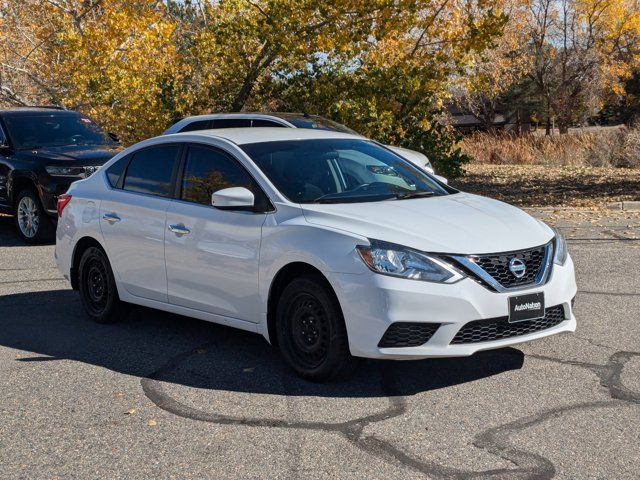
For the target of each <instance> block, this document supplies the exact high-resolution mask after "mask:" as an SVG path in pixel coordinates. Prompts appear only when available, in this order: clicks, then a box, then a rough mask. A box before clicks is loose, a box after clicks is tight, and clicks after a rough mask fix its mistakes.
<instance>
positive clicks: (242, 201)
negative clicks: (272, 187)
mask: <svg viewBox="0 0 640 480" xmlns="http://www.w3.org/2000/svg"><path fill="white" fill-rule="evenodd" d="M211 205H213V206H214V207H216V208H219V209H220V210H253V208H254V205H255V197H254V195H253V193H251V190H249V189H248V188H244V187H231V188H223V189H222V190H218V191H217V192H213V195H211Z"/></svg>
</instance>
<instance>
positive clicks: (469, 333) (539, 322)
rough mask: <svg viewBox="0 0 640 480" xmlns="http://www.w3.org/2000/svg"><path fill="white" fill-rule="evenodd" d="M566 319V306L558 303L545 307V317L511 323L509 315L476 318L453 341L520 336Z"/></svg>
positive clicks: (475, 340) (475, 341)
mask: <svg viewBox="0 0 640 480" xmlns="http://www.w3.org/2000/svg"><path fill="white" fill-rule="evenodd" d="M564 320H565V318H564V307H563V306H562V305H556V306H555V307H549V308H547V309H545V312H544V317H542V318H537V319H535V320H525V321H522V322H517V323H509V318H508V317H499V318H490V319H488V320H475V321H473V322H469V323H467V324H466V325H465V326H464V327H462V328H461V329H460V330H459V331H458V333H457V334H456V336H455V337H454V338H453V340H452V341H451V343H452V344H458V345H459V344H463V343H479V342H490V341H492V340H501V339H503V338H512V337H519V336H520V335H526V334H527V333H533V332H539V331H541V330H546V329H547V328H551V327H555V326H556V325H559V324H561V323H562V322H563V321H564Z"/></svg>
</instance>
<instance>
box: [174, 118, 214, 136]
mask: <svg viewBox="0 0 640 480" xmlns="http://www.w3.org/2000/svg"><path fill="white" fill-rule="evenodd" d="M210 123H211V120H198V121H197V122H191V123H188V124H187V125H185V126H184V127H182V128H181V129H180V132H179V133H182V132H195V131H196V130H207V129H208V128H211V127H210V126H209V125H210Z"/></svg>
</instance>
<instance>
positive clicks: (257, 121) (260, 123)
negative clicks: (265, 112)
mask: <svg viewBox="0 0 640 480" xmlns="http://www.w3.org/2000/svg"><path fill="white" fill-rule="evenodd" d="M251 126H252V127H282V128H286V127H285V126H284V125H282V124H281V123H278V122H274V121H273V120H263V119H261V118H254V119H253V123H252V124H251Z"/></svg>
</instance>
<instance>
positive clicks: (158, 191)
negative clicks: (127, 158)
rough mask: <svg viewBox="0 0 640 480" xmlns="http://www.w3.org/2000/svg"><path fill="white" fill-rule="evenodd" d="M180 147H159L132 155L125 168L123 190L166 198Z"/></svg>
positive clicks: (169, 193)
mask: <svg viewBox="0 0 640 480" xmlns="http://www.w3.org/2000/svg"><path fill="white" fill-rule="evenodd" d="M179 151H180V146H179V145H176V144H173V145H159V146H155V147H150V148H145V149H144V150H140V151H138V152H136V153H134V154H133V158H132V159H131V163H129V166H128V167H127V173H126V174H125V177H124V185H123V188H124V189H125V190H129V191H131V192H140V193H148V194H151V195H159V196H161V197H168V196H170V195H171V177H172V174H173V168H174V165H175V162H176V158H177V157H178V152H179Z"/></svg>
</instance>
